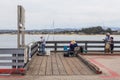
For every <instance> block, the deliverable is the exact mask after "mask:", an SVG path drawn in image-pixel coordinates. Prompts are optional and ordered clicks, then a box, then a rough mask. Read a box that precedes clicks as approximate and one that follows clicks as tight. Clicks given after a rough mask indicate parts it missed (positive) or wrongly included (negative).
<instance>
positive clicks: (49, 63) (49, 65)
mask: <svg viewBox="0 0 120 80" xmlns="http://www.w3.org/2000/svg"><path fill="white" fill-rule="evenodd" d="M46 75H52V59H51V55H50V56H48V59H47V67H46Z"/></svg>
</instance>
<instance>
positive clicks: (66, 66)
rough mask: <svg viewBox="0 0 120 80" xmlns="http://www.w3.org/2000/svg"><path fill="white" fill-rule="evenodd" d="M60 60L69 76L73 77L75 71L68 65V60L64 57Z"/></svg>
mask: <svg viewBox="0 0 120 80" xmlns="http://www.w3.org/2000/svg"><path fill="white" fill-rule="evenodd" d="M60 58H61V61H62V63H63V66H64V68H65V70H66V73H67V75H73V74H74V73H73V71H72V70H71V68H70V66H69V65H68V63H67V61H66V58H65V57H63V55H60Z"/></svg>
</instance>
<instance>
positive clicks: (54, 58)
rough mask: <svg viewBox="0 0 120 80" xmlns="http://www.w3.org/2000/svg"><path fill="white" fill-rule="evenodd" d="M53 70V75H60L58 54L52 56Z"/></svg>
mask: <svg viewBox="0 0 120 80" xmlns="http://www.w3.org/2000/svg"><path fill="white" fill-rule="evenodd" d="M52 70H53V75H59V70H58V65H57V61H56V54H54V55H52Z"/></svg>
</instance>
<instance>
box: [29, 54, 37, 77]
mask: <svg viewBox="0 0 120 80" xmlns="http://www.w3.org/2000/svg"><path fill="white" fill-rule="evenodd" d="M37 62H38V57H37V56H36V57H35V58H34V59H33V62H32V64H31V66H30V69H31V72H30V73H31V74H32V75H34V74H35V71H36V66H35V65H36V63H37Z"/></svg>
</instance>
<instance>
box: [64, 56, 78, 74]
mask: <svg viewBox="0 0 120 80" xmlns="http://www.w3.org/2000/svg"><path fill="white" fill-rule="evenodd" d="M72 58H73V57H69V58H66V60H67V62H68V65H69V66H70V67H71V69H72V71H73V73H74V74H75V75H78V74H80V72H79V71H78V70H77V68H76V66H75V65H74V63H75V62H73V61H72Z"/></svg>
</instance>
